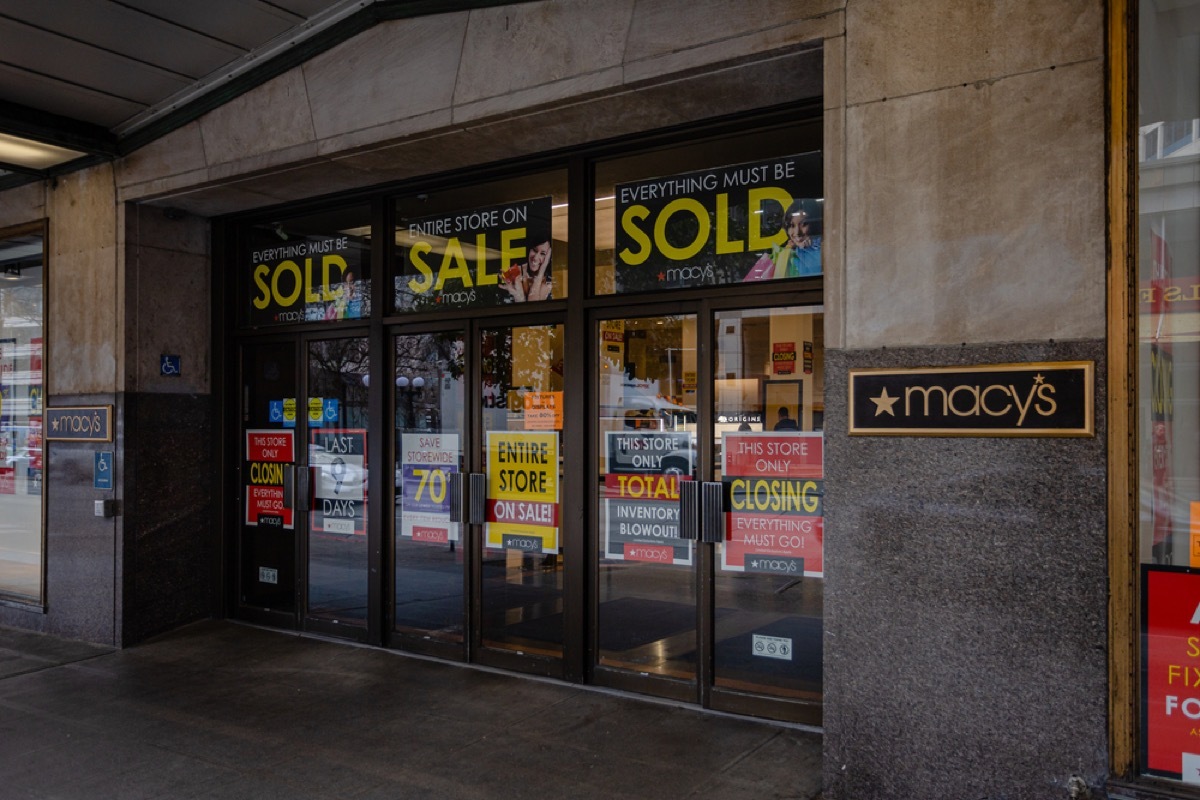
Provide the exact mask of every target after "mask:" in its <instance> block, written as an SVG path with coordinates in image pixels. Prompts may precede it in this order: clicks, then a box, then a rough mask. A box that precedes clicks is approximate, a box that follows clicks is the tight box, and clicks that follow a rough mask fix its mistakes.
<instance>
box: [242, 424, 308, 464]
mask: <svg viewBox="0 0 1200 800" xmlns="http://www.w3.org/2000/svg"><path fill="white" fill-rule="evenodd" d="M295 452H296V445H295V431H288V430H249V431H246V460H247V461H269V462H271V463H274V464H290V463H292V462H293V461H295V460H296V457H295Z"/></svg>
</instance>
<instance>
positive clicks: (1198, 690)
mask: <svg viewBox="0 0 1200 800" xmlns="http://www.w3.org/2000/svg"><path fill="white" fill-rule="evenodd" d="M1142 586H1143V591H1144V592H1145V597H1144V599H1143V600H1144V613H1145V615H1146V626H1145V637H1146V638H1145V645H1146V646H1145V648H1144V652H1143V654H1142V658H1143V671H1144V675H1145V680H1146V701H1145V704H1144V706H1143V708H1142V719H1143V735H1142V743H1143V744H1142V746H1143V748H1144V752H1143V760H1144V763H1145V765H1146V769H1147V770H1148V771H1150V772H1152V773H1154V774H1157V775H1163V776H1166V777H1171V778H1176V779H1179V780H1182V781H1183V782H1185V783H1191V784H1200V572H1193V571H1190V570H1186V569H1178V568H1176V569H1171V568H1167V569H1163V568H1154V567H1149V566H1147V567H1145V568H1144V571H1143V582H1142Z"/></svg>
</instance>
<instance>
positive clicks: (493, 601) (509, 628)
mask: <svg viewBox="0 0 1200 800" xmlns="http://www.w3.org/2000/svg"><path fill="white" fill-rule="evenodd" d="M563 340H564V337H563V326H562V325H557V324H547V325H511V326H509V325H489V326H488V327H485V328H482V329H480V331H479V335H478V338H477V341H478V344H479V374H480V397H481V400H482V403H481V409H480V428H481V430H480V433H481V438H480V442H479V450H478V452H479V459H480V460H479V462H478V463H479V467H480V472H482V474H483V475H484V476H485V477H484V479H483V481H482V484H483V487H484V488H483V494H484V497H483V512H484V514H483V526H482V530H481V532H480V533H481V535H480V547H479V550H478V552H479V554H480V563H479V573H478V575H479V577H478V581H479V583H478V585H479V593H480V595H479V603H478V607H477V610H478V620H479V625H478V635H479V645H480V647H481V652H480V655H481V660H483V661H485V662H489V663H493V664H496V665H498V666H513V667H514V668H519V669H526V670H533V671H540V672H544V673H547V674H555V675H559V674H561V673H562V658H563V646H564V636H565V632H566V626H567V622H566V621H565V615H564V590H565V588H566V587H565V570H564V562H563V553H564V546H563V545H564V543H563V536H562V531H563V527H562V513H561V510H562V489H561V487H562V478H563V463H564V458H565V453H564V450H563V445H564V441H563V428H564V412H565V409H564V400H563V394H564V391H563V390H564V384H563ZM576 624H577V623H576ZM513 656H515V657H517V658H519V659H520V660H519V661H518V662H514V661H513V658H512V657H513Z"/></svg>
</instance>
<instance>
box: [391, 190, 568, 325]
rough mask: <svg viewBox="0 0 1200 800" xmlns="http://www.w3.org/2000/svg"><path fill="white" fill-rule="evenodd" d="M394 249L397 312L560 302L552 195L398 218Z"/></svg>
mask: <svg viewBox="0 0 1200 800" xmlns="http://www.w3.org/2000/svg"><path fill="white" fill-rule="evenodd" d="M396 244H397V245H398V246H399V247H400V248H401V251H402V254H403V255H402V265H403V266H402V274H401V275H398V276H397V277H396V281H395V302H396V310H397V311H429V310H435V309H442V308H465V307H469V306H497V305H503V304H505V303H525V302H537V301H541V300H551V299H553V298H554V297H555V289H554V275H553V271H552V263H551V262H552V256H553V252H552V250H553V240H552V237H551V198H550V197H539V198H535V199H532V200H521V201H519V202H515V203H505V204H503V205H497V206H488V207H486V208H478V209H473V210H470V211H459V212H454V213H447V214H439V215H437V216H431V217H422V218H419V219H406V220H401V221H400V222H398V223H397V227H396Z"/></svg>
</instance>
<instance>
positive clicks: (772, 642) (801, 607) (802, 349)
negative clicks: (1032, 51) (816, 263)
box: [713, 308, 825, 700]
mask: <svg viewBox="0 0 1200 800" xmlns="http://www.w3.org/2000/svg"><path fill="white" fill-rule="evenodd" d="M823 320H824V315H823V314H821V313H820V310H819V309H802V308H776V309H767V310H756V311H732V312H720V313H718V314H717V315H716V319H715V321H714V336H715V338H716V342H715V347H714V350H713V352H714V354H715V357H716V364H715V368H714V373H713V374H714V375H715V376H716V377H715V378H714V386H713V399H714V404H715V408H714V418H715V420H716V422H715V426H714V430H713V433H714V442H713V444H714V448H715V449H714V453H715V454H717V455H715V456H714V460H716V461H717V463H718V464H719V465H720V468H719V471H718V475H717V478H718V479H719V480H720V481H721V482H722V484H723V485H724V490H725V495H726V498H727V500H726V514H725V541H724V542H722V543H721V544H719V545H718V547H717V549H718V553H717V558H716V564H717V575H716V596H715V599H714V603H715V607H716V611H715V613H714V615H713V620H714V621H713V628H714V637H713V661H714V667H715V678H714V680H715V683H716V685H717V686H722V687H726V688H729V689H735V690H741V691H750V692H755V693H760V694H771V695H778V696H784V697H789V698H792V699H801V700H819V699H820V697H821V685H822V668H821V663H822V648H821V632H822V616H823V612H822V609H823V599H824V588H825V581H824V575H825V573H824V554H823V549H824V548H823V539H824V516H823V508H822V499H823V497H824V494H825V492H824V486H825V472H824V459H823V454H824V449H823V444H824V435H823V433H822V428H823V427H824V417H825V377H824V373H825V370H824V363H825V358H824V351H825V347H824V333H823Z"/></svg>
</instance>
